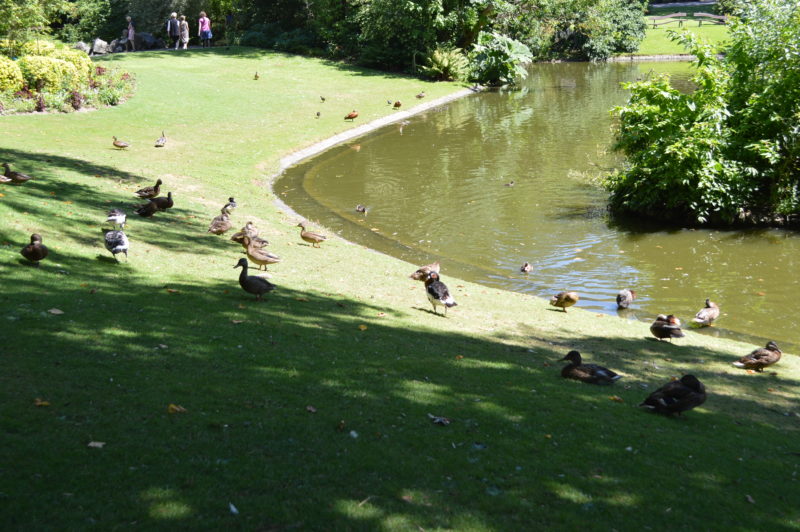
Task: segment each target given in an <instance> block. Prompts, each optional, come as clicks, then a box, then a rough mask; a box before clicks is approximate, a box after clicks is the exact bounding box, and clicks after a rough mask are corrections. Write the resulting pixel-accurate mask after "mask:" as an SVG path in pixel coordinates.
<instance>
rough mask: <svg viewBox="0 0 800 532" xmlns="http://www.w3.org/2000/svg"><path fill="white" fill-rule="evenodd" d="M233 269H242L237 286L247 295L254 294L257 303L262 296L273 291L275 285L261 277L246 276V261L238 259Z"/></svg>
mask: <svg viewBox="0 0 800 532" xmlns="http://www.w3.org/2000/svg"><path fill="white" fill-rule="evenodd" d="M234 268H241V269H242V272H241V273H240V274H239V286H241V287H242V288H243V289H244V291H245V292H247V293H248V294H255V296H256V299H258V300H259V301H260V300H261V296H262V295H264V294H266V293H267V292H269V291H271V290H274V289H275V285H274V284H272V283H270V282H269V281H267V280H266V279H264V278H263V277H256V276H255V275H247V259H239V262H237V263H236V266H234Z"/></svg>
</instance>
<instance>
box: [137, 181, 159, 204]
mask: <svg viewBox="0 0 800 532" xmlns="http://www.w3.org/2000/svg"><path fill="white" fill-rule="evenodd" d="M161 183H163V181H161V180H160V179H157V180H156V184H155V185H153V186H152V187H144V188H140V189H139V190H137V191H136V192H134V195H136V196H139V197H140V198H142V199H152V198H155V197H157V196H158V195H159V194H161Z"/></svg>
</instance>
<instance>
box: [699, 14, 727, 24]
mask: <svg viewBox="0 0 800 532" xmlns="http://www.w3.org/2000/svg"><path fill="white" fill-rule="evenodd" d="M694 17H695V18H696V19H697V25H698V26H702V25H703V22H710V23H711V24H727V23H728V16H727V15H712V14H711V13H694Z"/></svg>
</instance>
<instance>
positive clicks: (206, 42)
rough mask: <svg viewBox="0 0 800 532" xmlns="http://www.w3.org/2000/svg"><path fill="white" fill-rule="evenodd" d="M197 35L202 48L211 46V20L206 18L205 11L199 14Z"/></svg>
mask: <svg viewBox="0 0 800 532" xmlns="http://www.w3.org/2000/svg"><path fill="white" fill-rule="evenodd" d="M197 35H198V36H199V37H200V41H201V42H202V43H203V48H206V47H210V46H211V37H213V36H214V35H213V34H212V33H211V19H209V18H208V17H207V16H206V12H205V11H201V12H200V20H199V21H198V26H197Z"/></svg>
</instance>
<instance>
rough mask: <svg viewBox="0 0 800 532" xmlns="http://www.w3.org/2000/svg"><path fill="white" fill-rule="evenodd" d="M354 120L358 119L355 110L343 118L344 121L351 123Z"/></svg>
mask: <svg viewBox="0 0 800 532" xmlns="http://www.w3.org/2000/svg"><path fill="white" fill-rule="evenodd" d="M356 118H358V111H356V110H355V109H353V110H352V111H351V112H349V113H347V114H346V115H345V117H344V119H345V120H351V121H352V120H355V119H356Z"/></svg>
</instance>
